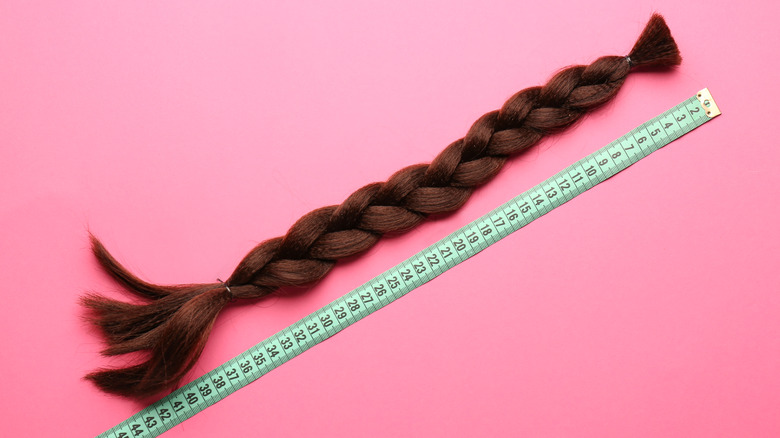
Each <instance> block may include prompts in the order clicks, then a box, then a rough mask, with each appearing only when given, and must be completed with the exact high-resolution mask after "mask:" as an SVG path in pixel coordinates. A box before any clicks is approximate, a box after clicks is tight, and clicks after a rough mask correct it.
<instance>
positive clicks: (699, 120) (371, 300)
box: [98, 88, 720, 438]
mask: <svg viewBox="0 0 780 438" xmlns="http://www.w3.org/2000/svg"><path fill="white" fill-rule="evenodd" d="M718 115H720V110H718V107H717V105H716V104H715V101H714V100H713V99H712V95H711V94H710V92H709V90H707V89H706V88H705V89H703V90H701V91H700V92H698V93H697V94H696V96H694V97H691V98H690V99H688V100H686V101H685V102H682V103H680V104H679V105H676V106H675V107H673V108H671V109H669V110H667V111H666V112H664V113H663V114H661V115H659V116H658V117H655V118H653V119H651V120H648V121H647V122H645V123H643V124H642V125H640V126H639V127H637V128H635V129H634V130H632V131H631V132H629V133H628V134H626V135H624V136H622V137H620V138H619V139H617V140H615V141H613V142H612V143H610V144H608V145H606V146H604V147H603V148H601V149H599V150H598V151H596V152H594V153H592V154H590V155H588V156H587V157H585V158H583V159H581V160H579V161H577V162H576V163H574V164H572V165H571V166H569V167H567V168H566V169H564V170H562V171H560V172H558V173H557V174H555V175H553V176H552V177H551V178H549V179H547V180H546V181H544V182H542V183H541V184H539V185H537V186H535V187H533V188H532V189H530V190H528V191H527V192H525V193H523V194H521V195H519V196H517V197H515V198H514V199H512V200H511V201H509V202H507V203H505V204H503V205H501V206H499V207H498V208H496V209H495V210H493V211H491V212H490V213H488V214H486V215H484V216H482V217H481V218H479V219H477V220H475V221H473V222H471V223H470V224H468V225H466V226H464V227H463V228H461V229H459V230H457V231H455V232H454V233H452V234H450V235H449V236H447V237H445V238H444V239H441V240H440V241H438V242H436V243H434V244H433V245H431V246H429V247H428V248H425V249H424V250H422V251H420V252H418V253H417V254H415V255H413V256H412V257H410V258H408V259H407V260H405V261H403V262H401V263H400V264H398V265H397V266H395V267H393V268H390V269H389V270H387V271H386V272H384V273H382V274H380V275H379V276H377V277H375V278H373V279H372V280H371V281H369V282H367V283H365V284H363V285H362V286H360V287H358V288H357V289H354V290H353V291H351V292H349V293H348V294H346V295H344V296H342V297H341V298H338V299H336V300H335V301H333V302H332V303H330V304H328V305H326V306H325V307H323V308H321V309H319V310H318V311H316V312H314V313H312V314H310V315H308V316H306V317H305V318H303V319H301V320H300V321H298V322H296V323H294V324H293V325H291V326H289V327H287V328H285V329H283V330H282V331H280V332H279V333H277V334H275V335H273V336H271V337H270V338H268V339H266V340H264V341H263V342H261V343H259V344H257V345H255V346H254V347H252V348H250V349H249V350H247V351H245V352H243V353H241V354H239V355H238V356H236V357H234V358H233V359H231V360H229V361H227V362H226V363H224V364H222V365H221V366H219V367H218V368H216V369H214V370H212V371H211V372H209V373H207V374H206V375H204V376H202V377H200V378H198V379H196V380H194V381H193V382H191V383H189V384H187V385H184V386H182V387H181V388H179V389H177V390H176V391H174V392H172V393H171V394H170V395H168V396H167V397H165V398H163V399H161V400H160V401H158V402H156V403H154V404H152V405H151V406H148V407H147V408H145V409H144V410H142V411H141V412H138V413H137V414H135V415H133V416H132V417H130V418H129V419H127V420H125V421H123V422H122V423H120V424H118V425H117V426H115V427H113V428H112V429H110V430H108V431H106V432H104V433H102V434H100V435H99V436H98V438H101V437H106V438H109V437H110V438H146V437H154V436H158V435H160V434H161V433H163V432H165V431H167V430H169V429H171V428H172V427H174V426H176V425H177V424H179V423H181V422H183V421H184V420H186V419H188V418H190V417H192V416H193V415H195V414H197V413H198V412H200V411H202V410H204V409H206V408H207V407H209V406H211V405H213V404H214V403H216V402H218V401H220V400H222V399H223V398H225V397H227V396H228V395H230V394H232V393H233V392H235V391H237V390H238V389H240V388H242V387H244V386H246V385H248V384H250V383H251V382H253V381H255V380H257V379H259V378H260V377H262V376H263V375H265V374H266V373H268V372H269V371H271V370H273V369H274V368H276V367H278V366H280V365H282V364H283V363H285V362H287V361H288V360H290V359H292V358H294V357H295V356H297V355H299V354H301V353H303V352H304V351H306V350H308V349H309V348H311V347H313V346H315V345H317V344H319V343H320V342H322V341H324V340H326V339H328V338H329V337H331V336H333V335H335V334H336V333H338V332H340V331H341V330H343V329H345V328H346V327H349V326H350V325H352V324H354V323H356V322H357V321H359V320H361V319H362V318H364V317H366V316H368V315H370V314H371V313H373V312H375V311H377V310H379V309H381V308H382V307H384V306H386V305H388V304H390V303H392V302H393V301H395V300H397V299H399V298H401V297H402V296H404V295H406V294H407V293H409V292H411V291H412V290H413V289H415V288H417V287H419V286H421V285H423V284H425V283H427V282H429V281H431V280H432V279H434V278H436V277H437V276H439V275H441V274H442V273H444V272H445V271H447V270H448V269H451V268H453V267H455V266H456V265H458V264H459V263H461V262H462V261H464V260H466V259H468V258H469V257H471V256H473V255H475V254H477V253H478V252H480V251H482V250H483V249H485V248H487V247H488V246H490V245H492V244H494V243H496V242H497V241H499V240H501V239H503V238H504V237H506V236H508V235H509V234H510V233H512V232H514V231H517V230H519V229H520V228H522V227H524V226H526V225H528V224H529V223H531V222H532V221H534V220H535V219H537V218H539V217H540V216H542V215H544V214H545V213H547V212H549V211H551V210H553V209H554V208H556V207H558V206H560V205H563V204H564V203H565V202H567V201H569V200H571V199H572V198H574V197H575V196H577V195H579V194H581V193H583V192H585V191H586V190H588V189H590V188H591V187H593V186H595V185H597V184H599V183H600V182H602V181H604V180H606V179H607V178H609V177H611V176H613V175H615V174H616V173H618V172H620V171H621V170H623V169H625V168H627V167H628V166H630V165H632V164H634V163H636V162H637V161H639V160H641V159H642V158H644V157H646V156H647V155H649V154H650V153H651V152H654V151H656V150H658V149H660V148H661V147H663V146H665V145H667V144H669V143H671V142H672V141H674V140H676V139H678V138H680V137H681V136H683V135H684V134H686V133H688V132H690V131H693V130H694V129H696V128H697V127H699V126H701V125H703V124H704V123H705V122H707V121H708V120H710V119H711V118H713V117H716V116H718Z"/></svg>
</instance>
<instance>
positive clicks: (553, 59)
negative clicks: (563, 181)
mask: <svg viewBox="0 0 780 438" xmlns="http://www.w3.org/2000/svg"><path fill="white" fill-rule="evenodd" d="M266 3H267V4H258V2H243V3H240V2H230V3H229V4H227V2H203V3H199V4H197V5H195V4H193V2H183V1H181V2H163V3H160V2H54V1H51V2H28V1H19V2H15V1H5V2H3V3H2V5H0V59H2V60H3V61H2V67H0V90H2V91H1V92H0V148H1V149H0V152H2V153H1V154H0V157H2V158H0V190H1V192H0V193H1V195H2V202H0V230H2V240H1V242H0V245H1V249H2V250H1V251H0V282H2V283H3V284H4V285H5V298H4V302H5V305H4V306H2V310H1V312H2V318H0V324H1V325H0V332H2V333H3V334H4V335H3V344H2V350H0V351H2V353H1V354H2V361H0V371H2V373H1V374H2V375H3V383H2V386H0V388H2V390H1V391H0V407H1V408H2V410H1V411H0V412H1V413H2V417H3V422H2V430H3V432H2V434H3V436H73V437H82V436H94V435H97V434H98V433H100V432H103V431H104V430H106V429H108V428H110V427H112V426H113V425H115V424H116V423H118V422H120V421H122V420H124V419H125V418H127V417H128V416H130V415H131V414H133V413H135V412H136V411H137V410H139V409H140V408H142V407H143V406H142V405H141V404H139V403H137V402H133V401H129V400H125V399H120V398H115V397H111V396H107V395H105V394H103V393H101V392H99V391H98V390H96V389H95V388H94V387H92V386H91V385H90V384H89V383H88V382H86V381H83V380H81V377H82V376H83V375H84V374H85V373H87V372H89V371H90V370H93V369H95V368H97V367H99V366H104V365H108V364H111V363H122V360H113V361H112V360H108V359H105V358H102V357H100V356H99V354H98V352H99V350H100V349H101V348H102V346H103V345H102V343H101V339H100V337H99V336H98V335H97V333H96V332H95V331H94V330H93V329H92V328H91V327H89V326H88V325H87V324H85V323H84V322H83V321H82V320H81V317H82V316H83V315H84V313H83V311H82V309H80V307H79V305H78V302H77V301H78V297H79V296H80V295H81V294H82V293H84V292H86V291H90V290H97V291H103V292H107V293H110V294H113V295H115V296H121V293H119V291H118V287H117V286H116V285H115V284H114V283H112V282H111V281H110V280H109V279H108V278H107V277H106V276H105V275H104V274H102V273H101V272H100V270H99V268H98V266H97V264H96V262H95V261H94V260H93V259H92V257H91V255H90V253H89V250H88V239H87V230H88V229H89V230H91V231H92V232H94V233H95V234H96V235H98V236H99V237H100V238H102V239H103V241H104V243H105V244H106V245H107V246H108V247H109V249H110V250H111V251H113V253H114V254H115V256H117V257H118V258H119V259H120V260H121V261H122V262H124V263H126V265H127V266H128V267H130V268H131V269H132V270H134V271H135V272H137V273H138V274H140V275H141V276H142V277H143V278H145V279H148V280H150V281H154V282H160V283H177V282H210V281H213V280H214V279H215V278H217V277H222V278H225V277H226V276H228V275H229V273H230V272H231V270H232V268H233V267H234V266H235V264H236V263H237V262H238V260H239V259H240V258H241V257H242V256H243V255H244V253H246V251H248V250H249V249H250V248H251V247H252V246H253V245H254V244H256V243H257V242H259V241H261V240H263V239H265V238H269V237H274V236H277V235H280V234H282V233H284V232H285V231H286V229H287V227H289V226H290V225H291V224H292V223H293V221H294V220H295V219H297V218H298V217H299V216H301V215H302V214H303V213H306V212H307V211H309V210H311V209H313V208H317V207H320V206H323V205H328V204H333V203H339V202H340V201H342V200H343V199H344V198H345V197H346V196H347V195H348V194H349V193H351V192H352V191H353V190H355V189H356V188H358V187H360V186H362V185H364V184H366V183H368V182H372V181H376V180H384V179H386V178H387V177H388V176H389V175H390V174H391V173H392V172H394V171H395V170H397V169H400V168H401V167H403V166H405V165H408V164H413V163H417V162H427V161H430V160H431V159H432V158H433V157H434V156H435V155H436V154H437V153H438V152H439V151H440V150H441V149H442V148H443V147H444V146H446V145H447V144H448V143H449V142H450V141H451V140H453V139H456V138H459V137H461V136H462V135H463V134H464V133H465V132H466V130H467V128H468V127H469V125H470V123H471V122H472V121H473V120H475V119H476V118H477V117H478V116H480V115H481V114H483V113H484V112H487V111H489V110H492V109H495V108H497V107H499V106H500V105H501V104H502V103H503V102H504V100H505V99H506V98H507V97H509V96H510V95H511V94H513V93H514V92H515V91H517V90H519V89H521V88H524V87H527V86H531V85H536V84H539V83H542V82H544V81H546V80H547V79H548V78H549V77H550V75H551V74H552V73H554V72H555V71H557V70H558V69H559V68H561V67H564V66H566V65H569V64H572V63H587V62H590V61H592V60H594V59H595V58H596V57H598V56H601V55H608V54H625V53H626V52H627V51H628V49H629V48H630V46H631V44H632V43H633V41H634V40H635V38H636V37H637V35H638V33H639V32H640V31H641V29H642V26H643V25H644V24H645V22H646V20H647V19H648V18H649V16H650V13H651V12H652V11H653V10H657V11H659V12H661V13H662V14H664V15H665V16H666V18H667V21H668V23H669V25H670V27H671V28H672V32H673V34H674V36H675V37H676V39H677V41H678V43H679V45H680V48H681V51H682V54H683V58H684V63H683V65H682V66H681V67H680V68H679V69H678V70H677V71H675V72H673V73H666V74H658V73H640V74H633V75H631V76H630V77H629V79H628V81H627V82H626V84H625V86H624V88H623V90H622V91H621V92H620V94H619V96H618V97H617V98H616V99H615V101H614V102H612V103H611V104H609V105H608V106H607V107H605V108H604V109H602V110H600V111H598V112H597V113H595V114H593V115H592V116H590V117H588V118H587V120H585V121H584V122H583V123H582V124H580V125H578V126H577V127H575V128H574V129H572V130H570V131H568V132H567V133H565V134H563V135H560V136H557V137H555V138H553V139H549V140H548V141H545V142H543V144H542V145H541V146H539V147H537V148H534V149H532V150H530V151H529V152H528V153H526V154H524V155H523V156H520V157H518V158H516V159H514V160H512V161H511V162H510V163H509V165H508V166H507V167H505V168H504V170H503V171H502V172H501V174H500V175H499V176H498V177H497V178H496V179H495V180H494V181H492V182H491V183H490V184H489V185H488V186H486V187H484V188H482V189H480V190H479V191H478V192H477V193H476V194H475V196H474V197H473V198H472V199H471V200H470V201H469V202H468V203H467V204H466V205H465V206H464V207H463V208H462V209H461V210H460V211H459V212H458V213H456V214H453V215H451V216H449V217H447V218H445V219H442V220H439V221H436V222H432V223H429V224H426V225H424V226H421V227H419V228H418V229H416V230H414V231H413V232H410V233H408V234H406V235H404V236H403V237H398V238H392V239H387V240H384V241H382V242H381V243H379V244H378V245H377V246H376V247H375V248H373V249H372V250H371V251H369V253H368V254H366V255H365V256H363V257H360V258H359V259H356V260H354V261H349V262H347V263H342V264H341V265H340V266H338V267H337V269H335V270H334V271H333V272H332V273H331V274H330V275H329V276H328V277H327V278H326V279H325V280H324V281H322V282H321V283H320V284H318V285H317V286H316V287H314V288H312V289H311V290H309V291H307V292H306V293H302V294H287V295H286V296H281V297H276V298H273V299H269V300H266V301H264V302H261V303H260V304H255V305H249V306H237V307H232V308H230V309H228V310H227V311H225V312H224V314H223V315H221V317H220V318H219V320H218V321H217V325H216V328H215V330H214V332H213V334H212V336H211V340H210V342H209V344H208V346H207V348H206V351H205V352H204V354H203V357H202V358H201V360H200V361H199V362H198V364H197V366H196V369H195V370H194V371H193V374H192V377H196V376H198V375H200V374H203V373H205V372H207V371H208V370H210V369H212V368H214V367H216V366H217V365H219V364H221V363H222V362H223V361H225V360H227V359H229V358H231V357H233V356H234V355H235V354H238V353H239V352H241V351H243V350H245V349H246V348H248V347H250V346H251V345H253V344H254V343H256V342H258V341H260V340H261V339H263V338H264V337H266V336H268V335H270V334H272V333H274V332H276V331H277V330H279V329H281V328H283V327H284V326H286V325H288V324H290V323H292V322H294V321H296V320H297V319H298V318H300V317H302V316H304V315H305V314H307V313H309V312H311V311H313V310H314V309H316V308H317V307H319V306H321V305H323V304H325V303H327V302H329V301H331V300H332V299H334V298H336V297H337V296H340V295H341V294H343V293H345V292H346V291H348V290H349V289H351V288H353V287H355V286H357V285H359V284H361V283H362V282H363V281H366V280H367V279H369V278H371V277H373V276H374V275H376V274H378V273H380V272H381V271H383V270H385V269H387V268H389V267H390V266H392V265H394V264H395V263H397V262H399V261H401V260H402V259H404V258H405V257H407V256H409V255H411V254H413V253H415V252H417V251H418V250H420V249H422V248H423V247H424V246H426V245H428V244H430V243H432V242H434V241H436V240H437V239H439V238H441V237H443V236H444V235H446V234H447V233H449V232H451V231H453V230H455V229H456V228H458V227H460V226H462V225H463V224H465V223H466V222H467V221H469V220H471V219H474V218H476V217H478V216H480V215H482V214H484V213H485V212H487V211H488V210H490V209H491V208H493V207H495V206H497V205H499V204H500V203H503V202H504V201H506V200H508V199H509V198H511V197H512V196H514V195H516V194H518V193H520V192H521V191H523V190H525V189H527V188H529V187H531V186H532V185H534V184H536V183H538V182H540V181H541V180H543V179H545V178H546V177H548V176H550V175H552V174H553V173H555V172H557V171H558V170H560V169H562V168H563V167H565V166H567V165H568V164H570V163H571V162H573V161H575V160H577V159H579V158H581V157H582V156H584V155H586V154H588V153H590V152H591V151H593V150H595V149H597V148H599V147H600V146H602V145H604V144H606V143H607V142H608V141H610V140H612V139H614V138H616V137H618V136H620V135H622V134H623V133H625V132H626V131H628V130H629V129H631V128H633V127H634V126H636V125H637V124H639V123H641V122H643V121H644V120H647V119H649V118H651V117H653V116H655V115H656V114H658V113H659V112H661V111H663V110H665V109H667V108H669V107H671V106H672V105H674V104H677V103H678V102H680V101H682V100H683V99H685V98H687V97H689V96H692V95H693V94H694V93H695V92H696V91H698V90H699V89H701V88H703V87H705V86H706V87H709V88H710V90H711V91H712V92H713V95H714V96H715V98H716V100H717V102H718V104H719V105H720V107H721V109H722V110H723V112H724V115H723V116H722V117H720V118H718V119H716V120H714V121H712V122H711V123H709V124H707V125H705V126H704V127H702V128H700V129H698V130H697V131H695V132H693V133H691V134H689V135H687V136H686V137H684V138H683V139H681V140H679V141H677V142H675V143H673V144H672V145H670V146H669V147H667V148H665V149H663V150H662V151H660V152H658V153H656V154H654V155H653V156H651V157H649V158H647V159H645V160H643V161H642V162H641V163H640V164H638V165H636V166H634V167H632V168H631V169H629V170H628V171H627V172H624V173H623V174H620V175H618V176H617V177H615V178H613V179H612V180H610V181H608V182H607V183H605V184H603V185H601V186H599V187H597V188H596V189H595V190H593V191H592V192H589V193H587V194H585V195H583V196H581V197H579V198H577V199H576V200H575V201H574V202H571V203H570V204H567V205H565V206H564V207H562V208H559V209H558V210H556V211H554V212H553V213H551V214H549V215H548V216H546V217H544V218H543V219H542V220H540V221H538V222H536V223H534V224H532V225H531V226H529V227H528V228H526V229H524V230H522V231H521V232H519V233H517V234H515V235H513V236H511V237H510V238H508V239H506V240H504V241H502V242H500V243H499V244H497V245H495V246H494V247H493V248H491V249H490V250H488V251H486V252H484V253H483V254H481V255H479V256H477V257H476V258H475V259H473V260H471V261H469V262H467V263H465V264H463V265H461V266H460V267H458V268H456V269H454V270H452V271H450V272H448V273H446V274H445V275H443V276H442V277H440V278H438V279H436V280H434V281H433V282H432V283H430V284H428V285H426V286H424V287H422V288H420V289H418V290H417V291H415V292H413V293H412V294H411V295H410V296H408V297H406V298H404V299H403V300H400V301H399V302H397V303H394V304H393V305H391V306H389V307H388V308H386V309H384V310H382V311H380V312H379V313H377V314H375V315H373V316H371V317H369V318H368V319H366V320H364V321H362V322H360V323H359V324H357V325H356V326H354V327H351V328H349V329H348V330H346V331H345V332H344V333H342V334H340V335H338V336H336V337H335V338H333V339H331V340H329V341H327V342H325V343H324V344H322V345H320V346H318V347H316V348H314V349H313V350H311V351H309V352H307V353H305V354H304V355H302V356H301V357H299V358H297V359H295V360H293V361H292V362H290V363H288V364H286V365H284V366H283V367H281V368H280V369H278V370H276V371H274V372H272V373H271V374H269V375H268V376H266V377H264V378H262V379H261V380H259V381H257V382H255V383H254V384H252V385H250V386H249V387H247V388H245V389H243V390H241V391H239V392H238V393H236V394H234V395H232V396H230V397H229V398H227V399H226V400H224V401H222V402H220V403H218V404H217V405H216V406H213V407H211V408H209V409H208V410H206V411H205V412H203V413H201V414H199V415H197V416H196V417H195V418H193V419H191V420H189V421H187V422H185V423H184V424H182V425H181V426H178V427H176V428H175V429H173V430H172V431H170V432H168V433H167V434H166V435H165V436H166V437H171V438H172V437H180V436H187V437H197V436H203V437H212V436H233V435H234V436H318V437H322V436H342V437H344V436H544V437H547V436H556V437H557V436H579V437H590V436H593V437H612V436H614V437H623V436H633V437H645V436H646V437H655V436H667V437H692V436H706V437H719V436H723V437H735V436H750V437H777V436H780V415H779V414H780V293H779V292H780V269H778V267H777V263H778V250H780V232H778V228H777V224H778V223H779V222H780V210H778V207H777V200H778V197H779V196H780V178H778V165H780V149H778V147H777V143H778V142H777V138H776V137H777V136H776V134H775V133H774V132H773V127H774V126H776V125H777V122H776V120H777V114H776V111H775V110H774V109H775V108H776V104H777V99H778V88H779V87H778V82H777V71H778V68H779V67H780V61H778V58H777V56H775V52H776V50H777V48H778V46H779V45H778V43H780V38H778V36H779V35H780V32H779V31H778V27H777V25H776V19H777V17H778V16H780V7H778V6H777V5H778V4H777V3H776V2H769V1H765V2H754V3H752V4H751V3H749V2H742V3H739V2H733V1H730V2H726V1H722V0H719V1H707V2H682V1H673V2H672V1H652V2H648V1H642V2H626V1H622V0H621V1H617V0H616V1H609V2H581V1H567V2H518V1H511V2H510V1H504V2H490V3H487V2H472V3H471V4H462V3H459V2H458V3H457V4H453V2H451V1H439V2H425V4H424V5H423V4H420V2H408V4H398V3H396V2H386V3H385V2H382V3H380V2H360V1H352V2H337V3H331V2H307V3H308V4H298V3H302V2H290V3H296V4H286V2H266ZM369 3H375V4H369ZM748 5H749V6H748Z"/></svg>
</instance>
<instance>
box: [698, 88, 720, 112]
mask: <svg viewBox="0 0 780 438" xmlns="http://www.w3.org/2000/svg"><path fill="white" fill-rule="evenodd" d="M696 98H697V99H699V103H701V108H702V109H703V110H704V112H705V114H707V117H709V118H713V117H717V116H719V115H720V109H718V105H717V104H716V103H715V99H713V98H712V94H711V93H710V90H709V89H708V88H705V89H703V90H701V91H699V92H698V93H696Z"/></svg>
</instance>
